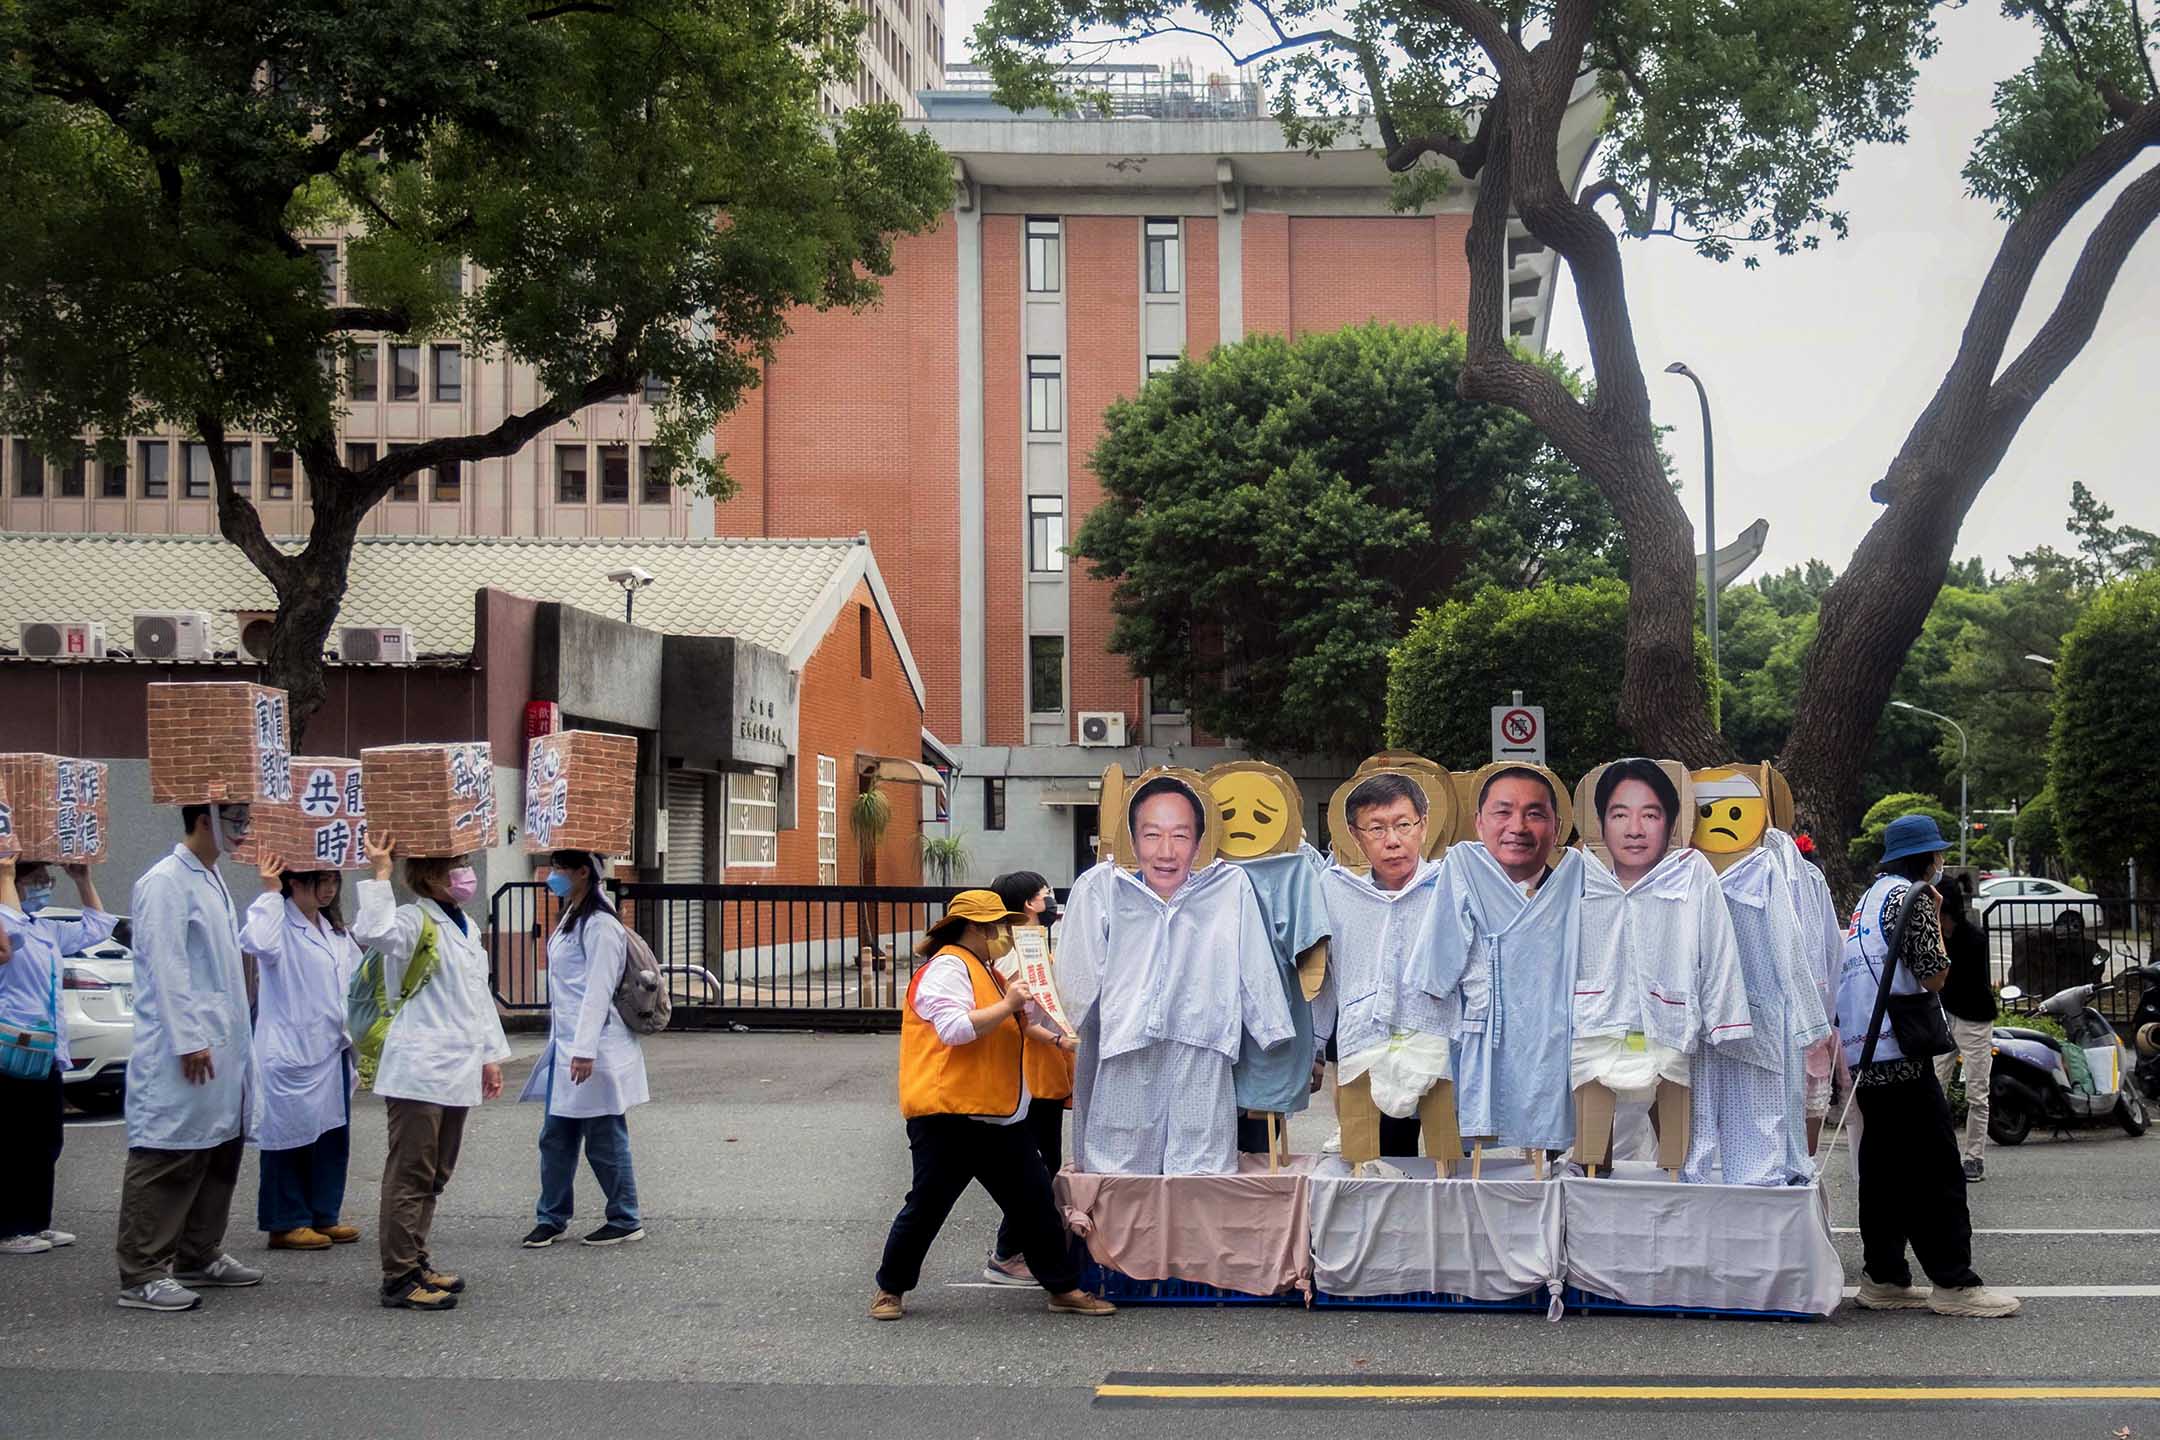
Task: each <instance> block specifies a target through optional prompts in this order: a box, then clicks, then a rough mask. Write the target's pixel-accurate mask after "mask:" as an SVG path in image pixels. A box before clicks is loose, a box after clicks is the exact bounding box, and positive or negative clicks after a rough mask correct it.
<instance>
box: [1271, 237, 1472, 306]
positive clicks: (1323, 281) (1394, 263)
mask: <svg viewBox="0 0 2160 1440" xmlns="http://www.w3.org/2000/svg"><path fill="white" fill-rule="evenodd" d="M1469 228H1470V217H1469V216H1468V215H1465V214H1447V215H1430V216H1425V215H1420V216H1402V217H1383V216H1375V215H1357V216H1300V217H1298V218H1295V219H1293V220H1291V221H1290V235H1289V253H1290V297H1289V298H1290V326H1291V329H1290V333H1291V334H1293V335H1311V334H1314V333H1316V332H1322V331H1328V330H1339V329H1341V328H1342V327H1343V326H1345V325H1357V324H1361V323H1363V322H1364V321H1367V320H1388V321H1393V322H1394V323H1396V324H1399V325H1461V324H1463V323H1465V322H1466V321H1467V320H1468V319H1469V305H1470V272H1469V266H1468V264H1467V262H1466V261H1465V260H1464V258H1463V237H1464V235H1465V234H1466V233H1468V231H1469ZM1250 288H1251V281H1250V279H1248V280H1247V290H1248V292H1249V291H1250Z"/></svg>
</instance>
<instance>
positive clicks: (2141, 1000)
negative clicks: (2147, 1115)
mask: <svg viewBox="0 0 2160 1440" xmlns="http://www.w3.org/2000/svg"><path fill="white" fill-rule="evenodd" d="M2130 973H2131V974H2133V975H2135V976H2137V978H2138V983H2139V984H2141V985H2143V986H2144V987H2145V988H2144V993H2143V994H2141V995H2140V996H2139V997H2138V1007H2137V1013H2136V1014H2135V1015H2132V1016H2131V1017H2130V1043H2131V1046H2132V1048H2134V1049H2135V1050H2136V1051H2137V1056H2138V1062H2137V1086H2138V1089H2139V1091H2140V1092H2142V1093H2143V1094H2144V1096H2145V1098H2146V1099H2147V1100H2160V965H2140V966H2139V967H2138V968H2137V969H2135V970H2133V971H2131V972H2130Z"/></svg>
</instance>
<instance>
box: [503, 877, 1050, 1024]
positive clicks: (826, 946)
mask: <svg viewBox="0 0 2160 1440" xmlns="http://www.w3.org/2000/svg"><path fill="white" fill-rule="evenodd" d="M609 888H610V891H611V893H612V895H613V897H614V900H615V904H616V907H617V908H618V909H619V910H620V911H621V913H622V917H623V923H624V924H626V925H628V926H630V927H631V928H632V929H634V930H636V931H637V932H638V933H639V934H640V935H642V936H643V937H644V938H645V942H646V943H647V944H648V945H650V946H651V947H652V950H653V954H654V956H656V957H657V958H658V959H659V960H660V962H661V964H662V965H663V966H664V967H665V968H666V970H667V974H668V984H669V988H670V990H671V992H672V993H673V996H674V1000H675V1022H674V1023H675V1025H676V1026H677V1027H678V1028H686V1029H698V1028H714V1027H724V1026H734V1025H745V1026H752V1027H764V1028H776V1029H798V1028H806V1027H815V1028H819V1029H870V1030H877V1029H893V1028H897V1027H898V1025H899V1023H900V1005H901V1002H902V1001H903V1000H904V999H905V998H906V996H907V989H908V984H909V982H910V981H912V980H913V979H914V978H915V967H916V964H917V961H916V957H915V945H916V942H917V941H919V940H920V939H921V938H922V937H923V935H924V933H925V932H927V931H928V930H929V928H930V927H931V926H932V925H934V924H936V923H937V922H938V921H939V920H940V919H942V918H943V917H944V914H945V907H946V905H947V903H948V902H949V901H950V900H951V899H952V897H953V896H955V895H957V894H959V893H960V891H961V890H962V889H964V888H967V887H964V886H950V887H947V886H927V885H926V886H914V885H869V886H866V885H669V884H657V883H654V884H648V883H643V882H637V883H627V884H625V883H615V884H611V885H610V887H609ZM1061 898H1062V897H1061ZM561 913H562V909H561V902H560V901H558V900H556V899H555V897H554V896H553V895H551V894H549V893H548V890H547V887H546V886H545V885H541V884H537V883H534V882H529V881H521V882H516V883H513V884H508V885H504V886H503V887H502V888H501V889H499V890H497V891H496V892H495V896H494V899H493V901H492V902H491V904H490V907H489V925H488V953H489V959H490V968H491V971H492V976H493V982H494V987H495V997H496V999H497V1000H498V1001H499V1002H500V1003H501V1004H502V1005H503V1007H504V1008H505V1009H509V1010H544V1009H546V1008H547V1003H548V992H547V939H548V935H549V933H550V932H551V931H552V929H553V928H554V925H555V922H556V920H557V919H558V918H559V917H560V915H561Z"/></svg>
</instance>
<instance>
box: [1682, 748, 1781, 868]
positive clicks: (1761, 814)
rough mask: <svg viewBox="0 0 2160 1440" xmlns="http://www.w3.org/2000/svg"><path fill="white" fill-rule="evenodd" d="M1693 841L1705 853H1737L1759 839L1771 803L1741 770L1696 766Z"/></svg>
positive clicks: (1757, 843) (1753, 844) (1760, 788)
mask: <svg viewBox="0 0 2160 1440" xmlns="http://www.w3.org/2000/svg"><path fill="white" fill-rule="evenodd" d="M1693 778H1694V781H1695V836H1694V840H1693V842H1692V843H1693V844H1694V846H1695V848H1696V849H1697V850H1700V851H1702V852H1703V853H1704V854H1707V855H1737V854H1739V853H1740V852H1742V851H1744V850H1752V849H1754V848H1755V847H1756V846H1757V845H1759V844H1761V843H1762V837H1763V831H1764V830H1765V829H1766V828H1768V826H1769V823H1770V803H1769V801H1767V800H1765V799H1764V798H1763V793H1762V786H1761V784H1760V783H1758V782H1757V781H1756V780H1755V779H1754V777H1752V776H1750V775H1749V774H1748V773H1747V772H1746V771H1744V770H1735V769H1731V768H1729V767H1728V768H1724V769H1717V770H1697V771H1696V772H1695V774H1694V777H1693Z"/></svg>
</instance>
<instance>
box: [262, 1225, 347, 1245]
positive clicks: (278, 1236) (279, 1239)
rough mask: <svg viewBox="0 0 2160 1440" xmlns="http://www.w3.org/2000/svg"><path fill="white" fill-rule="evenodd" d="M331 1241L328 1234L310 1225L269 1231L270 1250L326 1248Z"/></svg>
mask: <svg viewBox="0 0 2160 1440" xmlns="http://www.w3.org/2000/svg"><path fill="white" fill-rule="evenodd" d="M332 1243H333V1242H332V1241H331V1239H330V1237H329V1236H328V1235H325V1234H323V1233H322V1232H321V1231H320V1230H317V1229H315V1228H314V1227H313V1226H310V1225H303V1226H301V1227H300V1228H299V1229H297V1230H273V1231H271V1232H270V1248H271V1249H272V1250H327V1249H329V1248H330V1246H331V1244H332Z"/></svg>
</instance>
